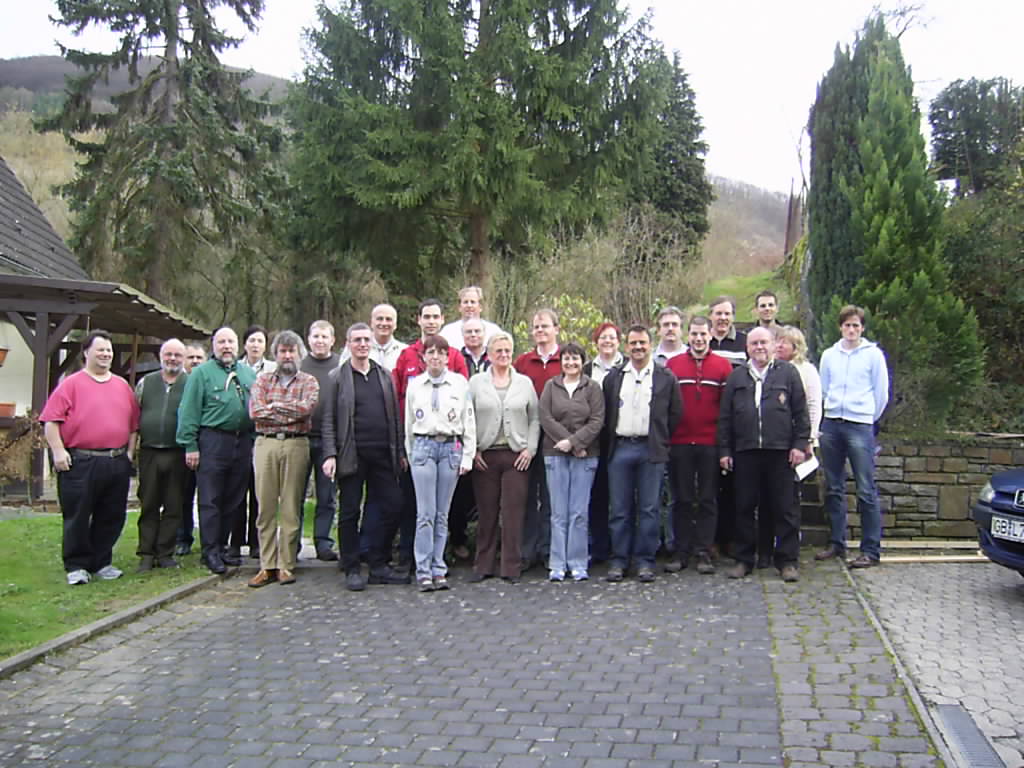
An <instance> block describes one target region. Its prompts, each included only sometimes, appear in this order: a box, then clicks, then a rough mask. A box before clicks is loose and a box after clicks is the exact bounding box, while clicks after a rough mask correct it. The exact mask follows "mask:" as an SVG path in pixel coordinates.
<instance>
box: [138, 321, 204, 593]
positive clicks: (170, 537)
mask: <svg viewBox="0 0 1024 768" xmlns="http://www.w3.org/2000/svg"><path fill="white" fill-rule="evenodd" d="M187 378H188V376H187V374H186V373H185V345H184V344H182V343H181V342H180V341H179V340H178V339H168V340H167V341H165V342H164V343H163V345H162V346H161V347H160V370H159V371H154V372H153V373H151V374H149V375H148V376H144V377H143V378H142V379H141V380H140V381H139V383H138V385H137V386H136V387H135V397H136V399H137V400H138V401H139V407H140V408H141V411H142V415H141V417H140V419H139V445H140V449H139V504H140V507H141V511H140V512H139V546H138V550H137V551H136V554H137V555H138V556H139V572H140V573H141V572H144V571H149V570H152V568H153V566H154V565H155V566H157V567H158V568H177V567H178V561H177V560H175V559H174V541H175V539H176V538H177V535H178V528H179V527H180V525H181V515H182V495H183V493H184V490H185V478H186V475H187V473H188V472H189V469H188V467H186V466H185V451H184V450H182V448H181V446H180V445H178V442H177V441H176V440H175V439H174V435H175V433H176V432H177V431H178V406H179V405H180V404H181V395H182V393H183V392H184V391H185V381H186V379H187ZM189 511H190V512H191V509H190V510H189Z"/></svg>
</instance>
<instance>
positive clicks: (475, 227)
mask: <svg viewBox="0 0 1024 768" xmlns="http://www.w3.org/2000/svg"><path fill="white" fill-rule="evenodd" d="M489 230H490V219H489V218H488V216H487V214H486V213H484V212H483V211H480V210H475V211H473V213H471V214H470V215H469V279H470V281H471V283H472V284H473V285H484V284H485V283H486V282H487V276H488V272H489V271H490V270H489V268H490V259H491V248H490V243H489V242H488V237H489V234H490V233H489Z"/></svg>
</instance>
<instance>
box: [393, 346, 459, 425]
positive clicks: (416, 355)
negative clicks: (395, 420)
mask: <svg viewBox="0 0 1024 768" xmlns="http://www.w3.org/2000/svg"><path fill="white" fill-rule="evenodd" d="M425 370H427V361H426V360H424V359H423V339H418V340H417V341H416V343H415V344H410V345H409V346H408V347H406V348H405V349H403V350H402V353H401V354H400V355H399V356H398V359H397V360H396V361H395V367H394V368H393V369H392V370H391V379H392V380H393V381H394V382H395V394H396V395H397V396H398V413H399V414H400V415H399V419H400V420H401V421H402V423H405V390H406V388H407V387H408V386H409V379H411V378H413V377H414V376H419V375H420V374H421V373H423V372H424V371H425ZM448 370H449V371H452V372H453V373H461V374H462V375H463V376H464V377H465V378H467V379H468V378H469V369H468V368H466V361H465V360H464V359H463V357H462V353H461V352H459V350H457V349H455V347H448Z"/></svg>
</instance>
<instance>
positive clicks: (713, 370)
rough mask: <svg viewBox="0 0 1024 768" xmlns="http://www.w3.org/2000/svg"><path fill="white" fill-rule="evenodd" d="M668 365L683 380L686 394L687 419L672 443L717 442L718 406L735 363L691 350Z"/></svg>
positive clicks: (673, 437) (712, 353)
mask: <svg viewBox="0 0 1024 768" xmlns="http://www.w3.org/2000/svg"><path fill="white" fill-rule="evenodd" d="M665 367H666V368H668V369H669V370H670V371H672V373H674V374H675V375H676V378H677V379H679V394H680V395H682V397H683V418H681V419H680V420H679V424H678V425H677V426H676V429H675V431H674V432H673V433H672V439H671V440H670V441H669V442H670V443H671V444H672V445H715V443H716V430H717V428H718V409H719V406H720V405H721V402H722V393H723V392H724V391H725V380H726V379H728V378H729V374H730V373H732V364H731V363H730V362H729V361H728V360H726V359H725V358H724V357H722V356H721V355H716V354H715V353H714V352H708V354H707V356H705V357H704V359H702V360H697V359H696V358H695V357H694V356H693V355H692V354H691V353H690V352H689V350H687V351H686V352H685V353H683V354H681V355H676V356H675V357H673V358H672V359H671V360H669V361H668V362H667V363H665Z"/></svg>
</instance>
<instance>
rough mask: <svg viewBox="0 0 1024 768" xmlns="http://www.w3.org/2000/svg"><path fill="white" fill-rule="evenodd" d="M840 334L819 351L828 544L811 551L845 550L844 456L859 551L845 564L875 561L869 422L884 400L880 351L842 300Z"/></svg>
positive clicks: (876, 517) (877, 517)
mask: <svg viewBox="0 0 1024 768" xmlns="http://www.w3.org/2000/svg"><path fill="white" fill-rule="evenodd" d="M839 330H840V331H841V333H842V338H841V339H840V340H839V341H837V342H836V343H835V344H834V345H833V346H831V347H829V348H828V349H826V350H825V353H824V354H823V355H822V356H821V391H822V397H823V401H824V411H825V418H824V419H823V421H822V423H821V434H820V437H819V440H820V444H821V461H822V466H823V467H824V469H825V482H826V486H827V490H826V492H825V511H826V513H827V514H828V519H829V522H830V524H831V528H832V530H831V534H830V536H829V544H828V546H827V547H826V548H825V549H823V550H822V551H821V552H818V553H817V554H816V555H815V556H814V557H815V559H816V560H828V559H830V558H833V557H842V556H843V555H845V553H846V460H847V458H849V460H850V466H851V467H852V468H853V476H854V480H855V481H856V483H857V512H858V513H859V514H860V520H861V539H860V555H859V556H858V557H856V558H855V559H853V560H851V561H850V562H849V563H848V565H849V566H850V567H851V568H871V567H873V566H876V565H878V560H879V557H880V555H881V546H882V512H881V509H880V507H879V504H878V490H877V489H876V487H875V432H874V425H875V423H876V422H877V421H878V419H879V418H880V417H881V416H882V412H883V411H884V410H885V406H886V404H887V403H888V402H889V371H888V369H887V367H886V364H885V355H884V354H883V353H882V350H881V349H880V348H879V346H878V345H877V344H875V343H874V342H871V341H868V340H867V339H865V338H862V336H863V333H864V310H863V309H861V308H860V307H855V306H852V305H850V306H846V307H843V309H842V310H841V311H840V313H839Z"/></svg>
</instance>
